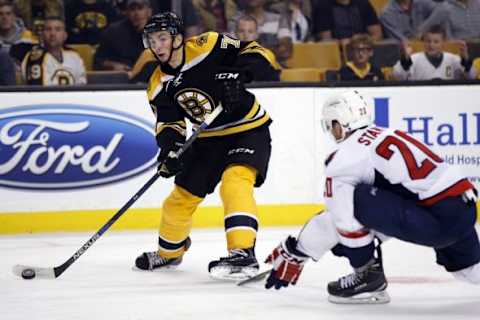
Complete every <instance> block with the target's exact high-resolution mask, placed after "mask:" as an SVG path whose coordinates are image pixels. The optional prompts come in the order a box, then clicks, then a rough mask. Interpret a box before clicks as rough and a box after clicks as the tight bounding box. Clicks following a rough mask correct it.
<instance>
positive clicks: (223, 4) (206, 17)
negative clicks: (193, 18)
mask: <svg viewBox="0 0 480 320" xmlns="http://www.w3.org/2000/svg"><path fill="white" fill-rule="evenodd" d="M193 5H194V6H195V8H196V9H197V11H198V13H199V15H200V18H201V19H202V22H203V26H204V27H205V29H206V30H213V31H216V32H220V33H225V32H228V25H227V23H228V21H229V20H230V19H233V17H234V16H235V14H236V13H237V4H236V3H235V1H234V0H193Z"/></svg>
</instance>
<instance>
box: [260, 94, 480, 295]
mask: <svg viewBox="0 0 480 320" xmlns="http://www.w3.org/2000/svg"><path fill="white" fill-rule="evenodd" d="M322 116H323V120H322V125H323V128H324V130H325V131H326V132H328V133H331V135H332V136H333V138H334V139H335V141H336V142H337V143H338V144H337V147H338V148H337V149H336V151H335V152H333V153H332V154H331V155H330V156H329V157H328V158H327V160H326V162H325V165H326V168H325V175H326V182H325V201H326V207H327V209H326V211H325V212H323V213H321V214H319V215H317V216H315V217H314V218H312V219H311V220H310V221H308V222H307V223H306V224H305V226H304V227H303V229H302V231H301V232H300V234H299V236H298V237H297V238H294V237H291V236H290V237H288V238H287V239H286V240H284V241H283V242H282V243H281V244H280V245H279V246H278V247H277V248H275V249H274V250H273V252H272V253H271V254H270V255H269V257H268V258H267V262H270V263H272V265H273V269H272V271H271V273H270V275H269V277H268V278H267V281H266V285H265V286H266V288H267V289H269V288H271V287H275V288H276V289H280V288H281V287H286V286H288V285H289V284H295V283H296V282H297V280H298V278H299V276H300V273H301V271H302V269H303V266H304V264H305V263H306V261H307V260H308V258H312V259H313V260H315V261H317V260H319V259H320V258H321V257H322V256H323V255H324V254H325V253H326V252H327V251H329V250H331V251H332V252H333V253H334V254H335V255H337V256H344V257H347V258H348V260H349V262H350V264H351V266H352V267H353V268H354V272H353V273H352V274H350V275H347V276H345V277H342V278H340V279H339V280H338V281H334V282H330V283H329V284H328V288H327V290H328V292H329V300H330V301H331V302H334V303H386V302H388V301H389V300H390V298H389V296H388V294H387V292H386V288H387V280H386V277H385V275H384V272H383V266H382V258H381V251H380V244H379V243H375V242H377V241H375V239H378V238H383V239H385V238H387V237H395V238H398V239H400V240H404V241H408V242H412V243H415V244H419V245H424V246H428V247H432V248H433V249H434V250H435V252H436V259H437V263H438V264H440V265H442V266H443V267H444V268H445V269H446V270H447V271H448V272H451V273H452V274H453V276H455V277H456V278H458V279H460V280H464V281H467V282H471V283H476V284H480V263H479V261H480V245H479V239H478V236H477V233H476V231H475V228H474V225H475V221H476V201H477V192H476V190H475V188H474V187H473V185H472V184H471V183H470V181H469V180H468V179H467V178H466V177H465V175H463V174H462V173H461V172H460V170H459V168H458V167H454V166H449V165H447V164H446V163H445V162H444V161H443V160H442V158H440V157H439V156H438V155H436V154H435V153H433V152H432V151H431V150H430V149H429V148H428V147H427V146H425V145H424V144H423V143H421V142H419V141H417V140H415V139H414V138H412V137H411V136H409V135H408V134H406V133H404V132H402V131H400V130H394V129H387V128H380V127H377V126H374V125H373V119H372V118H373V117H372V111H371V106H370V105H369V104H368V103H367V102H366V100H365V99H364V98H363V97H362V96H361V95H360V94H359V93H358V92H357V91H347V92H343V93H341V94H339V95H337V96H334V97H332V98H330V99H328V100H327V101H326V102H325V104H324V106H323V110H322ZM377 237H378V238H377ZM378 242H379V241H378ZM375 253H377V254H375Z"/></svg>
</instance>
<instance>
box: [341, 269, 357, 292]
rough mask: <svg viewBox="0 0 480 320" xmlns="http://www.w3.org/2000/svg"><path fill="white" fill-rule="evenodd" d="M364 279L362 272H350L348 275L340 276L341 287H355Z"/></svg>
mask: <svg viewBox="0 0 480 320" xmlns="http://www.w3.org/2000/svg"><path fill="white" fill-rule="evenodd" d="M361 279H362V275H361V274H360V273H357V272H355V273H352V274H349V275H348V276H345V277H341V278H340V287H341V288H343V289H346V288H349V287H353V286H355V285H357V284H358V283H360V280H361Z"/></svg>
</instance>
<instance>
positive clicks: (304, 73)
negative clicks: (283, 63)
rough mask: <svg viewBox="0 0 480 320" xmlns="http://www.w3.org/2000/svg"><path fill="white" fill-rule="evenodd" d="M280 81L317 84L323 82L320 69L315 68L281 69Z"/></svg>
mask: <svg viewBox="0 0 480 320" xmlns="http://www.w3.org/2000/svg"><path fill="white" fill-rule="evenodd" d="M280 80H281V81H298V82H319V81H321V80H323V73H322V70H321V69H315V68H293V69H282V73H281V74H280Z"/></svg>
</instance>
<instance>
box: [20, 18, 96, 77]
mask: <svg viewBox="0 0 480 320" xmlns="http://www.w3.org/2000/svg"><path fill="white" fill-rule="evenodd" d="M66 40H67V32H66V31H65V23H64V21H63V19H62V18H61V17H46V18H45V20H44V28H43V30H42V34H41V43H42V46H35V47H33V49H32V50H31V51H30V52H29V53H28V54H27V56H26V57H25V59H24V60H23V62H22V73H23V77H24V79H25V82H26V83H27V84H31V85H46V86H48V85H72V84H85V83H86V82H87V79H86V73H85V66H84V64H83V60H82V58H81V57H80V55H79V54H78V53H77V52H76V51H74V50H70V49H68V48H66V47H64V44H65V41H66Z"/></svg>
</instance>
